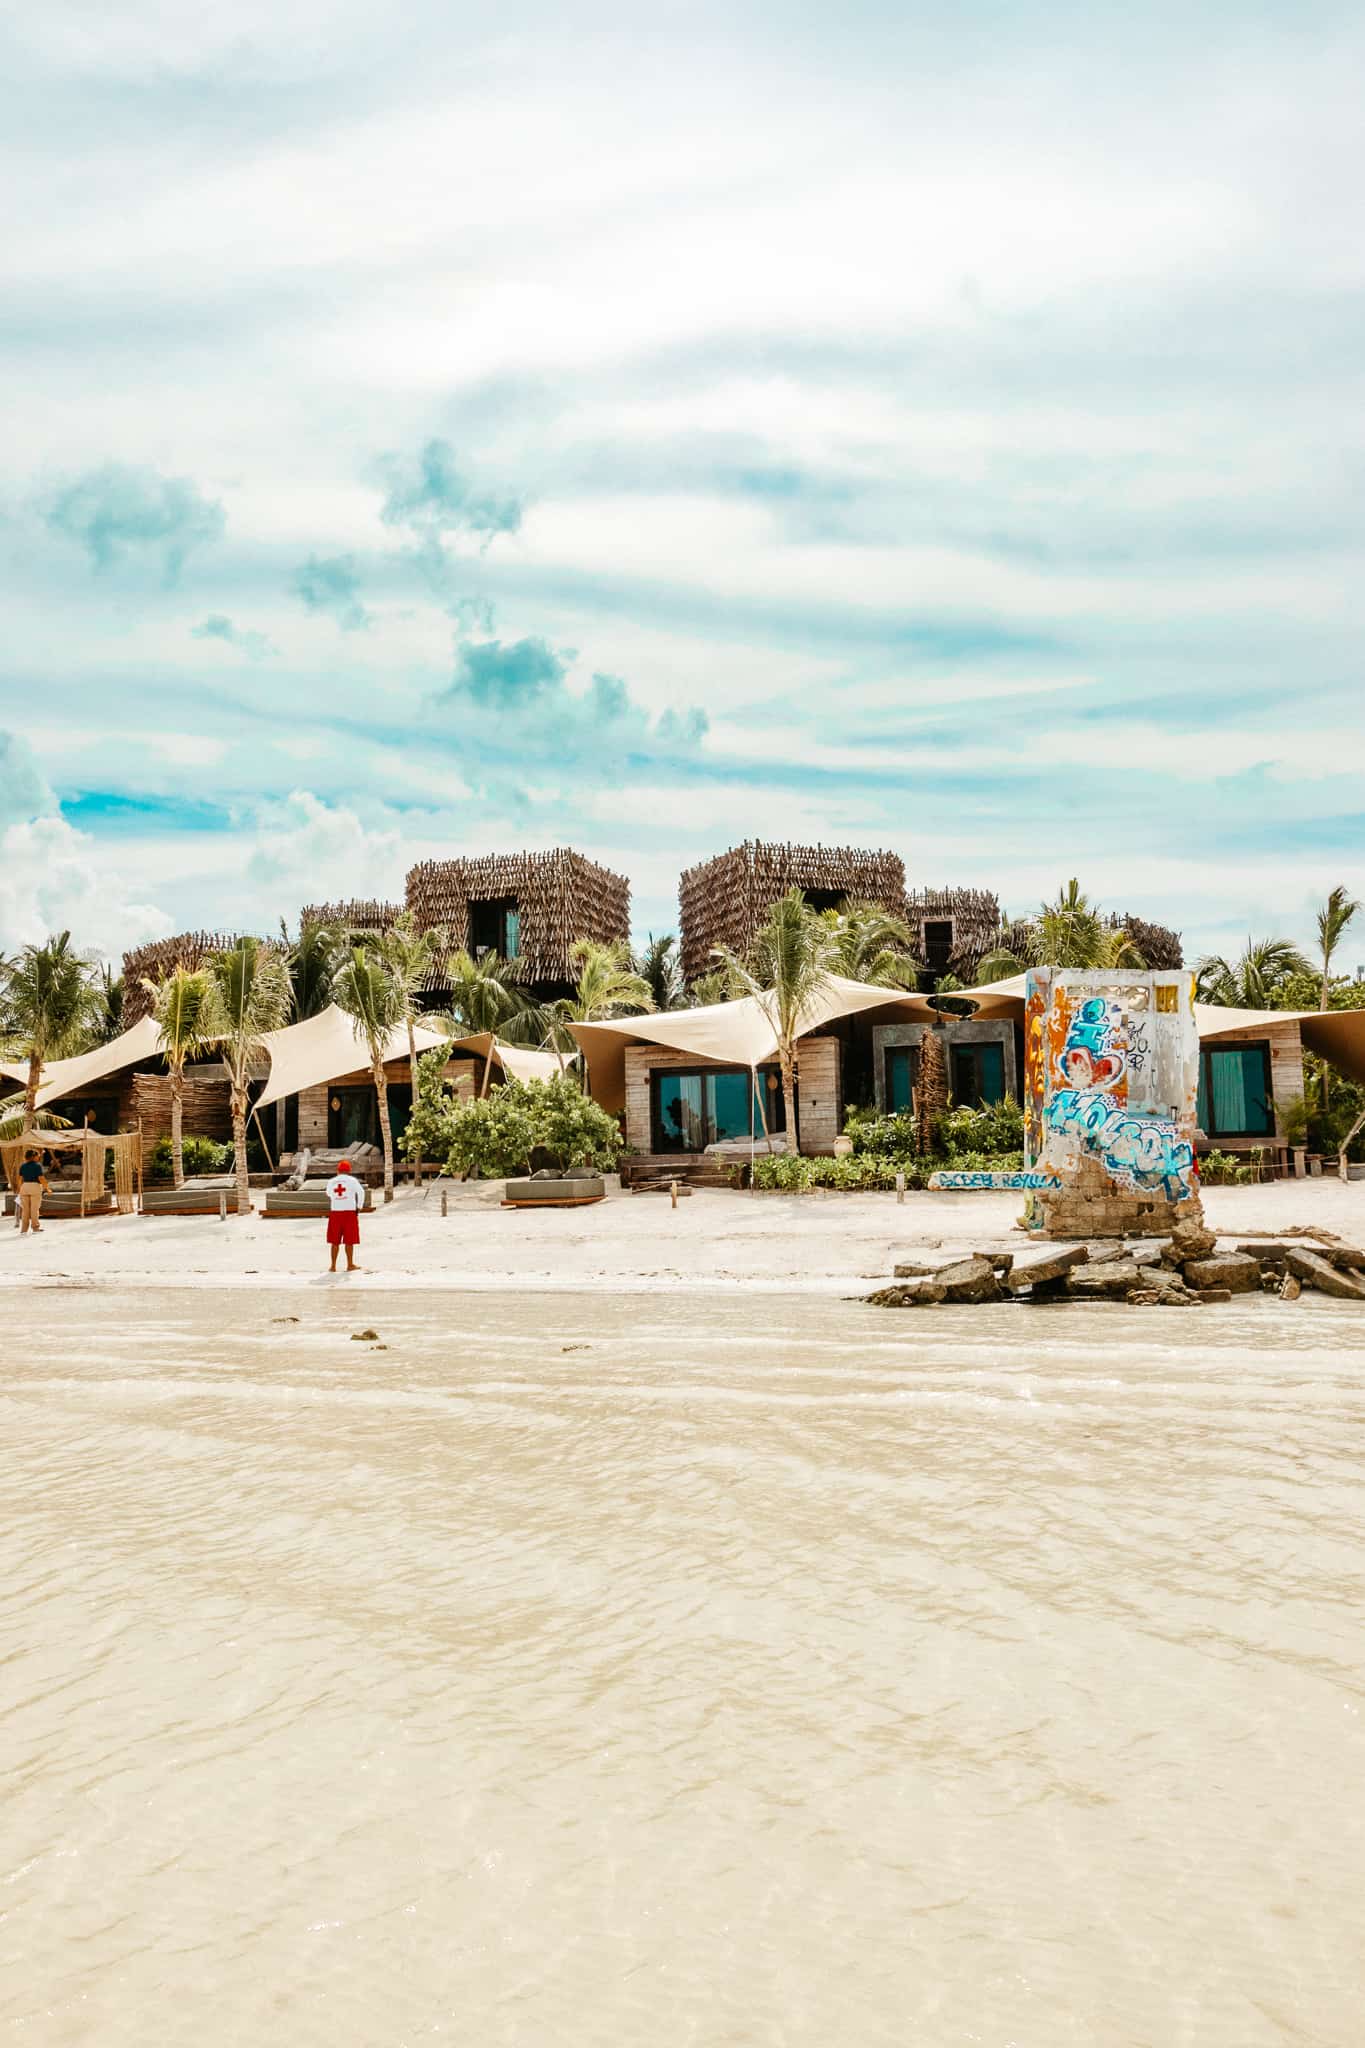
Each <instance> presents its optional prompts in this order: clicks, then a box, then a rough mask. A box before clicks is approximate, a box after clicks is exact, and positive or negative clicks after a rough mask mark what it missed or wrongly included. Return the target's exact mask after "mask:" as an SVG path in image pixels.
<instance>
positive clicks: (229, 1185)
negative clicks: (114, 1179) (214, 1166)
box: [141, 1174, 252, 1216]
mask: <svg viewBox="0 0 1365 2048" xmlns="http://www.w3.org/2000/svg"><path fill="white" fill-rule="evenodd" d="M224 1200H226V1202H227V1210H228V1214H229V1216H236V1215H238V1214H239V1213H242V1214H245V1213H246V1210H249V1209H250V1208H251V1207H252V1204H251V1203H250V1201H248V1202H247V1204H246V1210H241V1209H240V1208H239V1197H238V1193H237V1183H236V1181H235V1180H234V1179H233V1178H232V1177H231V1175H229V1174H212V1175H205V1176H204V1177H203V1178H200V1179H195V1180H187V1181H186V1182H185V1184H184V1186H183V1187H178V1188H174V1187H172V1188H144V1189H143V1193H142V1204H141V1207H142V1214H143V1215H144V1216H217V1215H218V1214H219V1213H220V1211H221V1209H222V1207H223V1203H224Z"/></svg>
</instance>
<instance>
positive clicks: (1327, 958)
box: [1318, 882, 1360, 1010]
mask: <svg viewBox="0 0 1365 2048" xmlns="http://www.w3.org/2000/svg"><path fill="white" fill-rule="evenodd" d="M1359 908H1360V905H1359V903H1358V902H1357V901H1356V899H1355V897H1354V896H1348V895H1347V894H1346V891H1345V890H1344V889H1343V888H1342V886H1341V884H1340V883H1339V882H1338V884H1337V886H1336V888H1335V889H1333V891H1332V893H1331V895H1330V896H1329V897H1328V898H1327V901H1326V902H1325V903H1324V904H1323V906H1322V909H1321V910H1320V911H1319V912H1318V950H1319V952H1320V953H1321V954H1322V995H1321V998H1320V1000H1319V1002H1318V1008H1319V1009H1320V1010H1325V1009H1327V1007H1328V1005H1329V1003H1330V1001H1331V989H1332V955H1333V954H1334V953H1335V952H1336V950H1337V947H1338V946H1339V945H1340V944H1341V941H1342V939H1343V938H1344V937H1345V935H1346V927H1347V925H1348V924H1349V923H1350V922H1351V919H1352V918H1353V917H1354V916H1355V914H1356V912H1357V911H1358V910H1359Z"/></svg>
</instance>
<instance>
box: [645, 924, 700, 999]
mask: <svg viewBox="0 0 1365 2048" xmlns="http://www.w3.org/2000/svg"><path fill="white" fill-rule="evenodd" d="M634 966H635V972H636V973H637V974H638V975H639V977H640V979H641V980H642V981H644V982H648V984H649V992H650V994H651V996H652V997H653V998H654V1007H655V1009H656V1010H682V1009H685V1008H686V1007H687V994H686V991H685V990H684V988H683V978H682V967H681V964H680V963H679V960H678V942H677V940H676V939H675V938H674V937H673V936H672V934H671V933H670V934H669V935H668V936H667V937H665V938H659V939H656V938H655V936H654V934H653V932H651V933H650V935H649V939H648V942H647V944H646V946H645V950H644V952H643V953H637V954H636V955H635V961H634Z"/></svg>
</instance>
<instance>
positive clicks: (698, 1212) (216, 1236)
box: [0, 1180, 1365, 1295]
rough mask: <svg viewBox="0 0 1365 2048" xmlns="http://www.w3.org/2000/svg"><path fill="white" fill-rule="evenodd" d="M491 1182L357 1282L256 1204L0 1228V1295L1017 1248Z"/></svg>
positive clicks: (846, 1276) (488, 1282) (405, 1209)
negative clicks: (234, 1212)
mask: <svg viewBox="0 0 1365 2048" xmlns="http://www.w3.org/2000/svg"><path fill="white" fill-rule="evenodd" d="M500 1192H501V1184H500V1183H496V1182H494V1183H480V1184H476V1185H474V1186H467V1187H460V1188H457V1189H455V1190H452V1191H450V1192H449V1194H448V1214H447V1215H445V1216H442V1214H441V1207H440V1197H439V1196H438V1195H436V1194H434V1193H432V1192H430V1191H428V1192H426V1193H425V1194H424V1193H423V1192H420V1191H418V1190H416V1189H413V1188H404V1189H401V1190H400V1191H399V1193H398V1195H397V1196H396V1198H395V1200H394V1201H393V1202H392V1203H391V1204H389V1205H387V1206H385V1205H383V1204H382V1203H381V1204H380V1206H378V1207H377V1208H376V1209H375V1211H374V1213H373V1215H367V1216H366V1217H365V1218H364V1219H363V1222H362V1227H361V1243H360V1252H359V1259H360V1263H359V1266H358V1268H357V1270H356V1271H355V1272H354V1273H353V1274H349V1275H347V1274H345V1273H344V1272H339V1273H337V1274H329V1273H328V1272H327V1270H326V1269H327V1250H326V1246H325V1244H324V1241H323V1224H322V1223H321V1221H320V1220H318V1219H316V1218H307V1219H292V1218H291V1219H277V1218H270V1219H267V1218H266V1217H265V1216H263V1215H262V1214H261V1212H260V1210H259V1209H258V1210H257V1211H256V1213H255V1214H253V1215H252V1216H250V1217H246V1218H239V1217H235V1216H233V1217H229V1218H228V1219H227V1221H226V1222H224V1221H221V1220H220V1219H219V1218H217V1217H211V1216H208V1217H206V1216H197V1217H187V1216H107V1217H98V1218H90V1219H86V1220H79V1219H71V1220H67V1219H62V1220H60V1221H56V1222H52V1223H49V1224H48V1225H47V1226H46V1227H45V1229H44V1230H43V1232H42V1233H41V1235H40V1236H39V1237H37V1238H32V1237H27V1238H24V1237H21V1236H20V1234H19V1232H18V1231H17V1230H15V1229H14V1228H13V1227H12V1226H10V1227H8V1228H3V1229H0V1293H3V1291H5V1290H7V1289H14V1288H35V1287H36V1288H42V1287H54V1288H71V1287H81V1288H98V1289H109V1290H111V1291H115V1292H117V1291H119V1290H122V1289H130V1288H139V1287H158V1286H171V1287H184V1286H189V1285H194V1284H196V1283H199V1284H206V1285H209V1286H213V1287H229V1288H236V1287H262V1288H263V1287H269V1286H277V1285H284V1286H296V1285H302V1284H309V1285H314V1284H316V1285H321V1286H323V1287H325V1288H328V1289H333V1288H345V1289H346V1290H347V1291H350V1292H357V1293H359V1292H375V1291H378V1292H409V1291H411V1290H414V1289H427V1290H431V1291H440V1292H446V1291H449V1292H458V1293H479V1294H486V1293H498V1292H507V1291H515V1292H519V1293H520V1292H536V1293H541V1292H543V1293H561V1294H573V1293H579V1292H584V1293H593V1292H613V1293H638V1294H641V1295H644V1294H657V1293H661V1292H686V1291H693V1290H696V1289H698V1288H702V1289H705V1290H707V1291H711V1292H715V1293H729V1294H735V1293H751V1294H773V1295H790V1294H797V1295H840V1294H854V1293H857V1292H859V1291H860V1290H862V1289H864V1288H866V1287H871V1286H873V1285H875V1284H877V1283H878V1282H881V1281H885V1280H887V1279H889V1278H890V1277H891V1275H892V1271H893V1268H894V1266H895V1264H896V1262H897V1260H898V1259H900V1258H903V1257H905V1256H906V1255H907V1254H910V1255H913V1254H918V1253H921V1252H933V1253H935V1254H939V1255H941V1256H942V1257H944V1258H945V1259H947V1258H949V1257H953V1256H957V1255H961V1254H965V1253H968V1252H972V1251H977V1250H1009V1251H1014V1252H1015V1253H1021V1252H1022V1251H1023V1250H1024V1249H1025V1248H1026V1247H1028V1246H1030V1245H1031V1244H1033V1243H1035V1242H1036V1241H1035V1240H1033V1239H1031V1238H1029V1237H1028V1236H1026V1234H1025V1233H1024V1231H1023V1230H1022V1229H1021V1228H1020V1227H1019V1223H1018V1218H1019V1213H1020V1204H1019V1198H1018V1196H1017V1195H1012V1194H1004V1195H996V1194H959V1195H952V1194H942V1195H939V1194H931V1193H912V1194H907V1196H906V1198H905V1200H904V1202H897V1199H896V1197H895V1195H894V1194H888V1193H858V1194H842V1193H840V1194H814V1195H812V1194H796V1195H782V1194H758V1195H753V1194H748V1193H739V1192H731V1191H728V1190H722V1189H697V1190H695V1191H694V1192H693V1193H692V1194H690V1195H689V1196H688V1197H687V1198H686V1199H685V1200H683V1201H680V1202H679V1204H678V1206H677V1208H676V1209H674V1208H673V1207H672V1206H671V1205H670V1203H669V1200H668V1197H667V1195H666V1194H665V1195H657V1194H653V1195H630V1194H624V1193H619V1192H616V1191H613V1192H612V1193H611V1194H610V1195H609V1196H608V1198H607V1199H606V1200H605V1201H603V1202H601V1203H599V1204H597V1205H595V1206H594V1207H591V1208H584V1209H574V1210H566V1211H563V1212H557V1211H555V1210H552V1209H535V1210H515V1209H504V1208H503V1207H502V1206H501V1202H500ZM1204 1206H1205V1212H1206V1216H1207V1220H1208V1224H1209V1227H1210V1229H1212V1230H1214V1231H1216V1232H1217V1233H1218V1234H1219V1236H1220V1238H1221V1239H1222V1240H1223V1241H1224V1242H1226V1243H1229V1244H1230V1243H1233V1242H1235V1241H1236V1240H1238V1239H1239V1238H1249V1237H1255V1236H1258V1235H1261V1236H1285V1235H1295V1234H1302V1235H1303V1236H1304V1237H1305V1239H1306V1240H1308V1241H1311V1240H1312V1236H1313V1233H1314V1232H1319V1231H1320V1232H1324V1233H1330V1234H1333V1235H1336V1236H1339V1237H1342V1238H1345V1239H1346V1240H1348V1241H1350V1242H1354V1243H1365V1183H1361V1182H1350V1183H1344V1184H1343V1183H1340V1182H1334V1181H1319V1180H1313V1181H1307V1182H1305V1181H1276V1182H1270V1183H1267V1184H1266V1185H1264V1186H1260V1187H1231V1188H1211V1189H1209V1190H1208V1191H1207V1192H1206V1194H1205V1196H1204Z"/></svg>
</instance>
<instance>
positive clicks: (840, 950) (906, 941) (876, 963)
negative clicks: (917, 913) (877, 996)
mask: <svg viewBox="0 0 1365 2048" xmlns="http://www.w3.org/2000/svg"><path fill="white" fill-rule="evenodd" d="M821 915H822V916H823V917H824V919H825V922H826V924H828V926H829V928H830V930H831V932H832V933H833V934H834V949H833V955H832V962H831V964H832V966H833V970H834V972H835V973H836V974H842V975H843V976H844V977H845V978H846V979H847V980H849V981H865V982H870V983H871V984H872V985H873V987H875V988H911V989H912V988H916V987H917V986H918V984H919V976H920V972H921V966H922V963H921V962H920V961H919V960H917V959H916V958H915V951H914V947H915V935H914V933H913V932H912V931H911V929H910V927H909V925H908V924H907V923H906V922H905V920H904V918H901V917H896V916H894V915H893V914H892V912H891V911H889V910H887V909H886V908H885V907H884V906H883V905H882V904H880V903H864V902H859V901H852V902H849V903H846V904H845V905H844V907H843V909H842V910H826V911H823V912H822V913H821Z"/></svg>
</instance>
